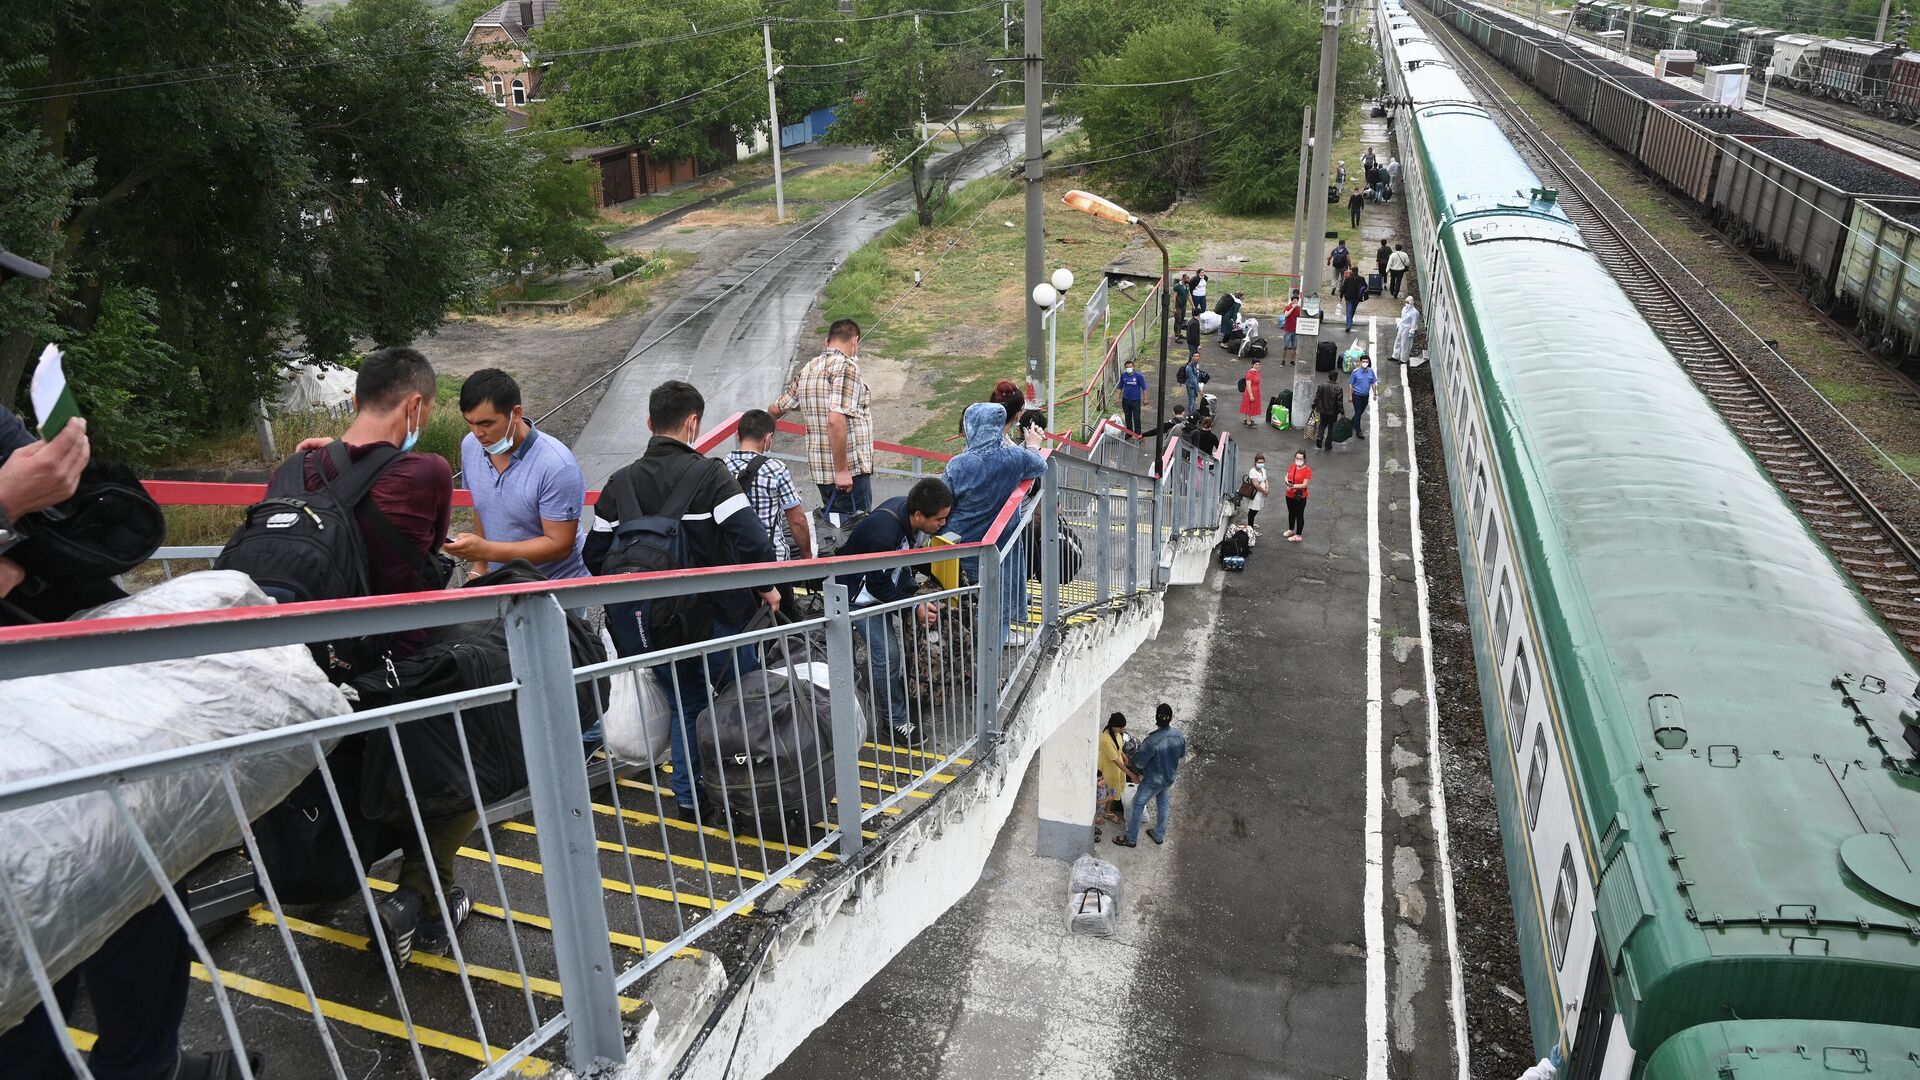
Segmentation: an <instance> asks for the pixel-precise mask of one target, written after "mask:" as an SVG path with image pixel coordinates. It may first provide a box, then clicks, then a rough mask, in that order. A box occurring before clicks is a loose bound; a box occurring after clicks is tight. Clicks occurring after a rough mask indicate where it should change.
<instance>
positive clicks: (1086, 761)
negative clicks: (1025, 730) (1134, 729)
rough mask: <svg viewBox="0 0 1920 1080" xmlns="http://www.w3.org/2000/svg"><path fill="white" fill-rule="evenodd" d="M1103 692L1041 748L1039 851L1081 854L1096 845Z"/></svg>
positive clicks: (1095, 694)
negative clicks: (1096, 779)
mask: <svg viewBox="0 0 1920 1080" xmlns="http://www.w3.org/2000/svg"><path fill="white" fill-rule="evenodd" d="M1105 720H1106V714H1105V713H1103V712H1101V711H1100V691H1098V690H1095V691H1094V692H1093V694H1092V695H1091V696H1089V697H1088V698H1087V700H1086V701H1085V702H1083V703H1082V704H1081V706H1080V707H1079V708H1078V709H1075V710H1074V713H1073V715H1072V716H1069V717H1068V718H1067V720H1066V722H1065V723H1063V724H1061V725H1060V727H1059V730H1057V731H1055V732H1054V733H1053V735H1052V736H1051V737H1050V738H1048V739H1047V741H1046V742H1045V743H1043V744H1042V745H1041V747H1040V761H1039V767H1040V774H1039V783H1040V829H1039V839H1038V841H1036V843H1035V849H1036V853H1037V854H1040V855H1044V856H1046V857H1047V858H1050V859H1077V858H1079V857H1080V856H1082V855H1085V854H1086V853H1087V852H1088V851H1090V850H1092V849H1093V810H1094V807H1093V795H1094V772H1095V770H1096V769H1098V768H1099V765H1100V725H1101V724H1102V723H1103V722H1104V721H1105Z"/></svg>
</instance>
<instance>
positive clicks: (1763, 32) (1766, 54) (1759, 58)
mask: <svg viewBox="0 0 1920 1080" xmlns="http://www.w3.org/2000/svg"><path fill="white" fill-rule="evenodd" d="M1735 36H1736V37H1738V38H1739V39H1740V43H1739V45H1738V46H1737V48H1736V49H1735V52H1734V56H1733V59H1734V62H1735V63H1740V64H1745V65H1747V66H1748V67H1749V68H1752V69H1753V70H1754V71H1756V72H1760V71H1765V70H1767V65H1769V64H1771V63H1773V41H1774V39H1775V38H1777V37H1779V36H1780V31H1778V30H1772V29H1768V28H1767V27H1764V26H1743V27H1741V28H1740V29H1739V31H1738V32H1737V33H1736V34H1735Z"/></svg>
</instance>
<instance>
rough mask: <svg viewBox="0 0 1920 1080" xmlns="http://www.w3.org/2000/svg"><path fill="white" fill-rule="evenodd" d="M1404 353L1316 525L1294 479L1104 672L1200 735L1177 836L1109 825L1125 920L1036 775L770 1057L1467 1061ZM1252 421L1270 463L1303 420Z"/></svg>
mask: <svg viewBox="0 0 1920 1080" xmlns="http://www.w3.org/2000/svg"><path fill="white" fill-rule="evenodd" d="M1376 305H1377V308H1378V314H1379V316H1380V318H1381V329H1382V330H1383V331H1388V329H1389V327H1390V326H1391V323H1390V322H1388V319H1389V318H1390V314H1389V310H1388V309H1389V305H1388V304H1387V303H1386V302H1385V301H1380V302H1376ZM1373 308H1374V305H1370V307H1369V309H1368V310H1369V313H1372V312H1373ZM1356 329H1357V330H1358V329H1359V327H1356ZM1363 335H1364V332H1363ZM1282 370H1284V369H1282ZM1277 374H1278V372H1275V373H1270V374H1269V375H1268V378H1269V379H1273V378H1275V375H1277ZM1400 375H1401V373H1400V370H1399V368H1398V367H1397V366H1392V370H1390V371H1388V372H1387V373H1386V378H1384V379H1383V380H1382V385H1381V387H1380V389H1379V391H1378V392H1376V395H1375V410H1374V415H1373V417H1371V418H1370V419H1373V420H1374V421H1375V422H1377V423H1378V425H1379V427H1378V429H1377V430H1376V431H1375V434H1374V439H1373V441H1372V443H1371V445H1370V444H1369V443H1363V442H1360V441H1359V440H1354V441H1352V442H1349V443H1348V444H1347V445H1346V446H1344V447H1342V448H1341V449H1340V450H1338V451H1337V452H1335V453H1334V454H1332V455H1331V456H1328V455H1323V454H1319V453H1314V454H1313V455H1312V464H1313V465H1314V470H1315V471H1314V480H1313V488H1312V496H1311V498H1310V500H1309V505H1308V513H1307V531H1306V536H1307V539H1306V541H1305V542H1303V543H1298V544H1292V543H1286V542H1284V541H1283V540H1282V539H1281V533H1282V531H1283V530H1284V529H1285V527H1286V518H1285V509H1284V507H1283V506H1282V505H1280V504H1279V501H1278V500H1274V505H1273V507H1272V509H1270V510H1268V511H1267V512H1265V513H1263V514H1262V516H1261V521H1260V524H1261V526H1262V531H1263V534H1264V535H1263V536H1262V539H1261V542H1260V544H1259V546H1258V547H1257V548H1256V549H1255V551H1254V553H1253V556H1252V557H1251V558H1250V559H1249V560H1248V562H1249V565H1248V569H1247V572H1246V573H1244V574H1237V575H1230V574H1222V573H1221V572H1219V571H1218V570H1215V571H1214V572H1213V573H1212V574H1211V575H1210V578H1209V580H1208V581H1207V583H1206V584H1204V585H1202V586H1199V587H1196V588H1179V589H1175V590H1173V591H1172V592H1170V593H1169V594H1168V598H1167V616H1166V624H1165V627H1164V629H1163V630H1162V631H1161V634H1160V637H1159V639H1158V640H1156V641H1154V642H1151V643H1149V644H1148V645H1147V646H1145V647H1143V648H1142V649H1141V650H1140V651H1139V652H1138V653H1136V654H1135V655H1134V657H1133V658H1132V659H1131V660H1130V661H1129V662H1128V664H1127V666H1126V668H1125V669H1124V670H1123V671H1122V672H1121V673H1120V674H1119V675H1118V676H1117V677H1116V678H1115V679H1113V680H1112V681H1111V682H1109V683H1108V684H1107V686H1106V687H1105V688H1104V700H1103V703H1102V704H1103V711H1112V710H1119V711H1123V712H1125V713H1126V714H1127V715H1128V716H1129V718H1130V719H1132V720H1134V722H1135V723H1136V724H1137V725H1139V726H1141V727H1143V728H1146V727H1150V719H1149V718H1150V717H1151V716H1152V714H1153V706H1154V704H1155V702H1157V701H1167V702H1168V703H1170V704H1171V705H1172V706H1173V708H1174V710H1175V714H1176V716H1177V717H1178V721H1179V723H1180V724H1181V725H1182V727H1183V728H1184V729H1185V731H1186V733H1187V736H1188V739H1189V746H1190V748H1191V753H1192V756H1191V758H1190V760H1189V762H1188V763H1187V765H1186V766H1185V767H1184V768H1183V770H1182V773H1181V776H1180V779H1179V783H1178V784H1177V785H1176V787H1175V789H1174V795H1175V798H1174V816H1173V822H1172V826H1171V828H1170V830H1169V834H1170V835H1169V838H1168V842H1167V844H1166V845H1165V846H1164V847H1160V846H1156V845H1153V844H1150V843H1147V842H1146V839H1145V837H1142V844H1141V847H1140V848H1138V849H1136V850H1132V851H1128V850H1124V849H1121V848H1116V847H1115V846H1113V845H1112V844H1111V843H1100V844H1098V845H1096V847H1097V849H1098V850H1097V853H1098V854H1099V855H1100V856H1101V857H1102V858H1106V859H1110V860H1112V861H1114V862H1115V863H1117V864H1118V865H1119V866H1120V868H1121V871H1122V875H1123V885H1122V902H1121V922H1120V927H1119V932H1118V933H1117V934H1116V936H1115V937H1114V938H1111V939H1107V940H1100V939H1093V938H1084V937H1073V936H1070V935H1068V934H1067V933H1066V932H1065V930H1064V927H1063V922H1064V919H1063V910H1064V907H1063V905H1064V903H1065V899H1066V895H1065V894H1066V866H1065V865H1064V864H1063V863H1060V862H1058V861H1054V860H1050V859H1045V858H1041V857H1038V856H1035V855H1034V854H1033V851H1034V822H1033V816H1034V809H1033V802H1032V792H1031V790H1029V791H1027V792H1026V793H1024V800H1023V803H1022V805H1021V806H1020V807H1019V808H1017V809H1016V810H1015V816H1014V819H1013V821H1012V822H1011V823H1010V824H1009V826H1008V828H1007V830H1006V832H1005V833H1004V834H1003V835H1002V837H1001V839H1000V843H999V845H998V847H997V849H996V851H995V854H994V857H993V859H992V860H991V861H990V862H989V865H988V868H987V870H986V871H985V873H984V875H983V878H982V881H981V884H980V886H979V887H978V888H977V889H976V890H975V891H974V892H973V893H972V894H971V895H970V896H968V898H967V899H966V900H964V901H963V902H961V903H960V904H959V905H958V906H956V907H955V908H953V909H952V910H951V911H949V912H948V913H947V914H946V915H945V916H943V917H942V918H941V919H940V920H939V921H938V922H937V923H936V924H935V925H934V926H933V927H932V928H931V929H929V930H928V931H927V932H926V933H925V934H923V935H922V936H921V937H920V938H919V939H918V940H916V941H915V942H914V943H913V945H911V946H910V947H909V948H908V949H907V950H906V951H905V952H903V953H901V954H900V955H899V956H898V957H897V958H896V959H895V960H894V961H893V963H892V964H891V965H889V966H888V968H887V969H886V970H885V971H884V972H883V973H882V974H881V975H880V976H879V977H878V978H876V979H875V980H874V981H873V982H871V983H869V984H868V986H867V987H866V988H865V989H863V990H862V991H861V992H860V994H859V995H858V996H856V997H855V998H854V1000H853V1001H852V1002H851V1003H850V1004H849V1005H848V1006H847V1007H846V1008H845V1009H843V1010H841V1012H840V1013H839V1014H838V1015H836V1016H835V1017H834V1018H833V1019H832V1020H831V1021H829V1022H828V1023H827V1024H826V1025H825V1026H823V1027H822V1028H820V1029H819V1030H818V1031H816V1032H815V1033H814V1035H813V1036H812V1037H811V1038H810V1039H809V1040H808V1042H807V1043H805V1044H804V1045H803V1046H802V1047H801V1048H800V1049H799V1050H798V1051H797V1052H796V1053H795V1054H794V1055H793V1057H792V1058H790V1059H789V1060H788V1061H787V1062H786V1063H785V1065H783V1066H782V1067H781V1068H780V1069H779V1070H778V1071H777V1072H776V1073H775V1074H774V1077H775V1080H829V1078H834V1077H840V1076H845V1075H849V1074H858V1075H871V1076H882V1075H884V1076H889V1077H898V1078H902V1080H947V1078H953V1080H960V1078H966V1080H978V1078H992V1080H1041V1078H1045V1080H1080V1078H1085V1080H1096V1078H1098V1080H1111V1078H1118V1080H1149V1078H1159V1077H1209V1078H1217V1080H1241V1078H1246V1080H1252V1078H1256V1077H1259V1078H1268V1077H1351V1078H1356V1080H1358V1078H1360V1077H1378V1076H1385V1075H1387V1070H1389V1069H1390V1070H1391V1073H1392V1075H1396V1076H1426V1077H1443V1076H1449V1075H1452V1074H1453V1072H1454V1068H1453V1064H1452V1061H1451V1050H1452V1047H1453V1044H1454V1030H1453V1026H1452V1018H1451V1014H1450V1013H1449V1010H1448V993H1449V989H1450V987H1449V979H1448V974H1447V973H1448V961H1447V952H1446V934H1445V926H1446V922H1445V916H1444V911H1443V907H1442V903H1441V899H1440V894H1439V889H1438V885H1437V877H1438V874H1437V869H1438V868H1437V866H1436V864H1435V860H1434V851H1433V839H1434V838H1433V835H1432V833H1431V831H1430V829H1429V828H1428V827H1427V823H1428V815H1427V812H1426V803H1425V793H1426V785H1427V773H1426V764H1427V762H1428V760H1429V757H1430V756H1429V754H1428V751H1427V733H1428V723H1427V697H1426V693H1425V682H1424V678H1423V663H1422V661H1423V652H1422V642H1421V633H1420V630H1419V629H1418V627H1419V626H1420V620H1419V613H1418V607H1417V597H1416V589H1415V585H1414V580H1413V567H1412V563H1411V560H1410V557H1409V554H1408V553H1409V552H1410V550H1411V548H1410V537H1409V529H1410V527H1411V525H1410V522H1411V508H1410V506H1409V494H1408V493H1409V488H1408V482H1407V481H1408V477H1407V471H1406V468H1405V462H1406V461H1407V443H1406V436H1405V432H1404V430H1403V429H1402V428H1401V425H1402V424H1403V423H1404V417H1405V411H1404V409H1405V406H1404V404H1403V402H1404V400H1405V398H1404V395H1403V392H1402V390H1401V388H1400V385H1399V382H1400ZM1231 430H1232V433H1233V435H1234V437H1235V438H1241V437H1242V436H1244V437H1245V438H1244V443H1243V445H1242V448H1241V453H1242V455H1243V460H1249V459H1250V457H1251V451H1254V450H1259V451H1263V452H1265V453H1266V454H1267V455H1268V459H1269V463H1270V467H1272V468H1273V470H1274V476H1275V477H1276V479H1277V478H1278V477H1279V476H1280V475H1281V470H1282V469H1283V468H1284V462H1285V461H1286V460H1287V459H1288V458H1290V457H1291V454H1292V451H1293V450H1294V449H1295V448H1296V447H1298V446H1301V445H1302V444H1303V442H1304V440H1303V438H1302V437H1301V435H1300V434H1298V433H1297V432H1289V433H1285V434H1282V433H1277V432H1273V431H1271V430H1269V429H1265V428H1261V429H1256V430H1252V431H1249V430H1247V429H1244V428H1241V427H1239V426H1238V425H1233V426H1232V429H1231ZM1375 448H1377V454H1370V452H1369V451H1370V450H1373V449H1375ZM1370 477H1371V483H1370ZM1370 496H1371V497H1372V499H1373V500H1375V503H1374V505H1375V506H1376V508H1377V514H1378V529H1377V539H1376V540H1374V541H1373V542H1371V543H1370V539H1369V535H1370V534H1369V524H1368V506H1369V497H1370ZM1375 582H1377V583H1378V586H1379V588H1380V607H1379V611H1378V615H1377V619H1376V618H1374V617H1370V616H1371V613H1370V611H1369V589H1370V586H1371V585H1372V584H1373V583H1375ZM1370 650H1371V651H1373V653H1374V655H1376V656H1378V657H1379V662H1378V665H1377V668H1372V670H1378V671H1379V679H1378V681H1377V682H1375V681H1374V680H1373V679H1372V678H1370V664H1369V652H1370ZM1373 703H1377V706H1375V705H1374V704H1373ZM1370 720H1371V721H1372V723H1373V725H1375V726H1374V727H1373V729H1372V730H1373V734H1372V735H1371V736H1370V734H1369V721H1370ZM1143 733H1144V732H1143ZM1370 749H1371V750H1372V751H1373V753H1374V754H1375V755H1376V757H1375V758H1374V768H1375V771H1374V772H1373V775H1372V776H1371V777H1369V775H1368V774H1369V768H1368V757H1369V754H1368V751H1369V750H1370ZM1033 775H1035V774H1032V773H1030V774H1029V780H1030V781H1031V780H1032V778H1033ZM1088 783H1089V797H1091V783H1092V781H1091V778H1089V781H1088ZM1029 788H1031V784H1029ZM1370 807H1371V810H1372V813H1371V815H1370V814H1369V808H1370ZM1370 827H1372V828H1376V829H1378V830H1379V832H1378V839H1377V840H1376V846H1375V847H1374V849H1373V851H1371V852H1370V851H1369V850H1368V844H1367V834H1368V830H1369V828H1370ZM1109 835H1111V830H1110V829H1109ZM1369 862H1371V863H1372V867H1371V872H1370V869H1369ZM1369 899H1371V900H1372V904H1371V905H1370V904H1369ZM1370 908H1371V910H1372V912H1373V915H1374V918H1373V921H1372V925H1371V926H1369V925H1368V922H1369V920H1368V912H1369V910H1370ZM1370 1014H1371V1016H1372V1018H1373V1021H1372V1025H1371V1028H1370V1025H1369V1022H1368V1018H1369V1015H1370Z"/></svg>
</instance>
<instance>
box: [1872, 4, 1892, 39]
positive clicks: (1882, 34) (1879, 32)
mask: <svg viewBox="0 0 1920 1080" xmlns="http://www.w3.org/2000/svg"><path fill="white" fill-rule="evenodd" d="M1892 8H1893V0H1880V23H1879V25H1878V27H1877V28H1876V29H1875V30H1874V32H1873V40H1875V41H1885V40H1887V15H1888V13H1889V12H1890V11H1891V10H1892Z"/></svg>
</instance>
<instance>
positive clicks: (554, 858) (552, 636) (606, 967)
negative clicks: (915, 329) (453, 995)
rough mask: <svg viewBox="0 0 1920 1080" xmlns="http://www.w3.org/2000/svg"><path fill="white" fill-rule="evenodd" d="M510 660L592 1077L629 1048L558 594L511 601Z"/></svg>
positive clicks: (569, 997) (576, 1045)
mask: <svg viewBox="0 0 1920 1080" xmlns="http://www.w3.org/2000/svg"><path fill="white" fill-rule="evenodd" d="M507 651H508V655H509V657H510V659H511V664H512V670H513V678H514V681H515V682H518V683H519V684H520V692H519V695H518V696H519V702H518V704H519V712H520V742H521V746H522V749H523V753H524V754H525V756H526V764H527V787H528V795H529V798H530V800H531V801H532V803H533V823H534V827H535V828H537V829H538V830H539V833H538V834H537V836H538V840H539V846H540V862H541V865H542V867H543V869H544V872H543V873H542V874H541V876H540V880H542V881H544V882H545V883H546V891H547V915H548V917H549V918H551V919H552V920H553V954H554V963H555V966H556V967H558V968H559V972H560V991H561V1001H562V1002H563V1003H564V1005H565V1007H566V1010H567V1021H568V1028H569V1036H570V1037H569V1040H568V1043H569V1050H568V1057H569V1060H570V1061H571V1063H572V1066H573V1071H574V1072H576V1073H579V1074H582V1075H586V1074H590V1073H592V1072H594V1071H595V1070H596V1069H597V1068H598V1067H599V1063H600V1062H601V1061H610V1062H613V1063H614V1064H616V1065H617V1064H620V1063H622V1062H624V1061H626V1058H627V1043H626V1038H625V1036H624V1035H623V1034H622V1033H621V1030H620V1005H619V1000H618V998H617V997H616V996H615V994H614V987H613V975H614V970H613V949H612V946H611V945H610V944H609V940H608V938H607V909H606V901H605V899H604V897H603V895H602V886H601V884H600V878H601V875H600V853H599V850H598V848H597V847H596V841H597V840H598V837H597V836H595V834H594V831H593V829H594V826H593V823H594V814H593V805H592V796H591V795H590V793H589V792H588V790H587V770H586V766H585V765H584V764H583V763H582V761H581V757H580V705H579V701H578V699H577V698H576V697H575V696H574V681H573V656H572V654H571V653H570V652H569V651H568V648H567V617H566V615H565V613H563V612H562V611H561V610H560V601H558V600H556V599H555V598H554V597H553V596H551V595H537V596H522V597H516V598H514V599H513V600H510V601H508V603H507Z"/></svg>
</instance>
